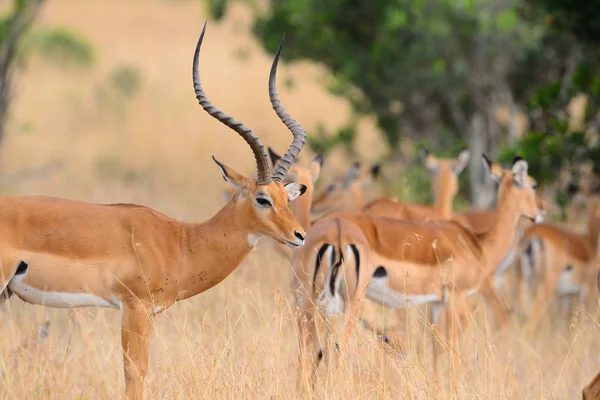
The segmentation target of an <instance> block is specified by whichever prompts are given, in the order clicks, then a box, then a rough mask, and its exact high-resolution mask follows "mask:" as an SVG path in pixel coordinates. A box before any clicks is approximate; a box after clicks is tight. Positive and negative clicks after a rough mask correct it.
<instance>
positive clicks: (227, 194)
mask: <svg viewBox="0 0 600 400" xmlns="http://www.w3.org/2000/svg"><path fill="white" fill-rule="evenodd" d="M268 149H269V155H270V156H271V163H272V165H273V167H274V168H276V167H277V162H278V161H279V160H280V159H281V156H280V155H279V154H277V153H276V152H275V150H273V149H272V148H271V147H268ZM323 162H324V160H323V156H321V155H317V156H315V158H313V159H312V161H311V162H310V164H309V165H308V166H303V165H300V164H298V163H297V162H296V163H294V164H293V165H292V166H291V167H290V169H289V171H288V173H287V175H286V178H285V181H286V182H296V183H299V184H302V185H304V186H306V187H307V190H306V191H307V192H308V196H310V195H312V192H313V190H312V189H314V183H315V182H316V181H317V179H319V176H320V175H321V169H322V168H323ZM236 193H237V189H236V188H235V187H234V186H227V187H226V188H225V190H224V191H223V197H224V199H225V201H228V200H229V199H230V198H232V197H233V195H234V194H236Z"/></svg>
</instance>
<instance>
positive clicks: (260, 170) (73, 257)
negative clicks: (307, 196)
mask: <svg viewBox="0 0 600 400" xmlns="http://www.w3.org/2000/svg"><path fill="white" fill-rule="evenodd" d="M205 30H206V23H205V24H204V27H203V29H202V33H201V35H200V38H199V40H198V43H197V45H196V50H195V53H194V63H193V82H194V90H195V92H196V98H197V99H198V101H199V103H200V104H201V105H202V108H203V109H204V110H205V111H206V112H208V113H209V114H210V115H211V116H213V117H214V118H216V119H217V120H218V121H220V122H222V123H223V124H225V125H227V126H228V127H230V128H231V129H233V130H234V131H236V132H237V133H238V134H239V135H240V136H241V137H242V138H243V139H244V140H245V141H246V142H247V143H248V145H249V146H250V148H251V150H252V152H253V154H254V157H255V159H256V166H257V177H256V178H255V179H254V178H247V177H245V176H242V175H240V174H239V173H237V172H236V171H234V170H233V169H232V168H229V167H227V166H226V165H225V164H223V163H221V162H219V161H217V160H216V159H214V157H213V159H214V161H215V162H216V163H217V166H218V167H219V169H220V170H221V174H222V176H223V179H224V180H225V181H226V182H227V183H229V184H231V185H233V186H235V187H236V188H237V192H236V194H235V195H234V196H233V197H232V198H231V200H230V201H229V202H228V203H227V204H225V205H224V206H223V207H222V208H221V210H219V211H218V212H217V214H216V215H214V216H213V217H212V218H211V219H209V220H208V221H206V222H203V223H186V222H180V221H177V220H175V219H172V218H170V217H168V216H166V215H164V214H161V213H159V212H157V211H155V210H153V209H150V208H148V207H144V206H141V205H133V204H108V205H102V204H91V203H85V202H79V201H74V200H67V199H60V198H52V197H34V196H32V197H3V198H0V220H1V221H2V224H1V227H0V231H1V232H2V238H3V242H2V249H3V251H2V255H1V257H2V260H1V261H2V268H1V269H0V271H1V274H0V277H1V281H0V289H2V290H3V291H4V290H6V291H8V292H9V293H14V294H16V295H17V296H19V297H20V298H21V299H23V300H25V301H27V302H30V303H34V304H41V305H46V306H50V307H65V308H71V307H84V306H98V307H110V308H115V309H118V310H120V312H121V316H122V317H121V318H122V319H121V320H122V329H121V336H122V347H123V358H124V360H123V361H124V372H125V386H126V395H127V397H128V398H130V399H140V398H142V397H143V391H144V378H145V376H146V371H147V365H148V350H149V335H150V333H151V326H152V324H151V318H152V317H153V316H154V315H156V314H159V313H161V312H163V311H164V310H166V309H167V308H169V307H170V306H171V305H172V304H173V303H175V302H176V301H179V300H183V299H187V298H189V297H191V296H194V295H196V294H198V293H202V292H204V291H205V290H207V289H209V288H211V287H212V286H215V285H217V284H218V283H219V282H221V281H222V280H223V279H225V278H226V277H227V276H228V275H229V274H230V273H231V272H232V271H233V270H235V269H236V268H237V267H238V266H239V265H240V263H241V262H242V261H243V260H244V258H245V257H246V256H247V255H248V254H249V253H250V251H251V250H252V248H253V247H254V246H255V245H256V243H257V241H258V239H259V238H260V237H262V236H269V237H271V238H273V239H274V240H276V241H278V242H280V243H285V244H287V245H289V246H291V247H298V246H301V245H302V244H303V243H304V236H305V232H304V229H303V228H302V227H301V226H300V224H299V223H298V222H297V221H296V219H295V218H294V216H293V215H292V213H291V211H290V209H289V207H288V202H289V201H292V200H294V199H295V198H296V197H298V196H300V195H301V194H302V193H303V192H304V190H305V188H304V187H303V186H301V185H299V184H296V183H290V184H287V185H284V183H283V178H284V177H285V175H286V173H287V170H288V169H289V168H290V166H291V165H292V163H293V162H294V160H295V158H296V156H297V155H298V153H299V152H300V150H301V149H302V147H303V146H304V141H305V138H306V135H305V132H304V130H303V129H302V127H301V126H300V125H299V124H298V123H297V122H296V121H294V120H293V119H292V118H291V117H290V116H289V115H288V114H287V112H286V111H285V110H284V109H283V107H282V106H281V104H280V102H279V99H278V96H277V91H276V87H275V80H276V71H277V63H278V60H279V54H280V51H281V47H282V45H283V41H282V43H281V45H280V46H279V49H278V50H277V53H276V54H275V59H274V61H273V65H272V68H271V72H270V76H269V95H270V99H271V103H272V105H273V108H274V110H275V112H276V113H277V115H278V116H279V118H280V119H281V120H282V121H283V122H284V123H285V125H286V126H287V127H288V129H289V130H290V131H291V132H292V133H293V137H294V138H293V141H292V144H291V146H290V148H289V149H288V150H287V152H286V153H285V155H284V156H283V157H282V158H281V160H280V161H279V163H278V166H277V168H276V169H275V170H274V171H273V172H271V166H270V164H269V161H268V158H267V153H266V151H265V149H264V147H263V145H262V143H261V142H260V139H259V138H258V137H257V136H255V135H254V134H253V132H252V131H251V130H250V129H248V128H247V127H246V126H244V124H242V123H241V122H238V121H236V120H234V119H233V118H232V117H230V116H228V115H226V114H224V113H223V112H221V111H219V110H218V109H217V108H215V107H214V106H213V105H212V104H211V103H210V101H209V100H208V98H207V96H206V95H205V93H204V90H203V89H202V85H201V83H200V74H199V70H198V59H199V54H200V47H201V45H202V40H203V38H204V33H205Z"/></svg>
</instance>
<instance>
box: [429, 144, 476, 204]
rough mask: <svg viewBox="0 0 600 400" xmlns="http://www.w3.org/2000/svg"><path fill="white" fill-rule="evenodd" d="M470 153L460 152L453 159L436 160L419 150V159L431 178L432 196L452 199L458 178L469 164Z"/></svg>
mask: <svg viewBox="0 0 600 400" xmlns="http://www.w3.org/2000/svg"><path fill="white" fill-rule="evenodd" d="M470 157H471V152H470V151H469V150H468V149H465V150H462V151H461V152H460V153H459V154H458V157H456V158H455V159H453V158H450V159H445V158H438V157H436V156H435V155H433V154H431V153H429V152H428V151H427V150H426V149H424V148H421V149H420V150H419V158H420V159H421V162H422V163H423V165H425V167H426V168H427V170H428V171H429V172H430V173H431V174H432V177H433V183H432V187H433V194H434V196H435V197H436V199H437V197H438V196H447V197H452V198H453V197H454V196H456V194H457V193H458V176H459V175H460V174H461V172H463V171H464V169H465V167H466V166H467V165H468V164H469V159H470Z"/></svg>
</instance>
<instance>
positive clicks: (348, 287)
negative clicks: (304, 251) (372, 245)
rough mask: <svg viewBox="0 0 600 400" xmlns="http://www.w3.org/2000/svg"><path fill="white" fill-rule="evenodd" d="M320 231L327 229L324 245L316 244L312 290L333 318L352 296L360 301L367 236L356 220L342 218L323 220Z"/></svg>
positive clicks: (318, 303) (354, 299)
mask: <svg viewBox="0 0 600 400" xmlns="http://www.w3.org/2000/svg"><path fill="white" fill-rule="evenodd" d="M323 228H324V229H323ZM317 232H323V235H322V237H321V240H320V243H321V244H320V246H316V248H317V249H318V251H317V257H316V260H315V264H314V265H315V267H314V272H313V277H312V291H313V295H314V296H316V297H317V301H316V304H317V306H318V307H319V309H320V310H321V311H322V312H323V313H324V314H325V315H326V316H327V318H332V317H333V316H335V315H338V314H341V313H343V312H344V310H345V308H346V302H347V301H348V299H352V301H356V299H357V298H358V297H359V296H360V293H358V292H357V289H358V287H359V285H358V282H359V281H360V279H361V277H360V273H361V267H362V262H363V261H364V257H363V254H364V251H363V250H361V249H365V248H366V246H365V244H364V243H365V239H364V236H363V235H362V232H360V230H358V229H356V227H355V226H354V224H352V223H351V222H349V221H347V220H343V219H339V218H327V219H325V220H321V221H319V222H318V223H317ZM366 283H368V282H366ZM366 283H365V284H364V287H365V288H366ZM317 286H319V287H320V288H319V289H317ZM363 291H364V290H363Z"/></svg>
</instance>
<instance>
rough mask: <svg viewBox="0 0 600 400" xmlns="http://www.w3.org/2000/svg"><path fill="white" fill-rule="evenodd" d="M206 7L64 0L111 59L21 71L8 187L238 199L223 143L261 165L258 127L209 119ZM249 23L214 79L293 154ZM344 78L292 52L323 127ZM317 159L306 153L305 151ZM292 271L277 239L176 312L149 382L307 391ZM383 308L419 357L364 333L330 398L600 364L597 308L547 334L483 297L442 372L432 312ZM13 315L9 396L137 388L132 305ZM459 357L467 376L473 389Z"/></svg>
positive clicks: (147, 200)
mask: <svg viewBox="0 0 600 400" xmlns="http://www.w3.org/2000/svg"><path fill="white" fill-rule="evenodd" d="M202 7H203V5H202V2H200V1H159V0H146V1H117V0H86V1H75V0H53V1H50V2H47V4H46V6H45V8H44V10H43V13H42V15H41V19H40V24H42V25H54V26H55V25H60V26H65V27H68V28H69V29H72V30H74V31H76V32H78V33H79V34H81V35H82V36H84V37H86V38H87V39H89V40H90V41H91V43H92V45H93V47H94V50H95V54H96V61H95V64H94V66H93V67H92V68H91V69H81V68H76V67H69V68H68V69H67V70H65V69H60V68H56V67H54V66H52V65H50V64H48V63H47V62H45V61H44V60H42V59H38V58H34V59H33V60H32V62H31V63H30V64H29V66H28V68H27V70H26V71H24V72H23V73H22V74H21V75H20V76H19V81H18V85H17V87H16V98H15V101H16V102H15V105H14V108H13V109H12V116H11V121H10V126H9V132H8V135H7V137H6V140H5V142H4V143H3V146H2V153H1V154H0V171H2V175H1V177H2V178H3V179H2V180H3V182H4V183H3V185H0V186H1V190H2V193H3V194H5V195H12V194H44V195H55V196H63V197H69V198H77V199H82V200H87V201H94V202H136V203H141V204H146V205H149V206H152V207H155V208H157V209H159V210H160V211H163V212H165V213H167V214H169V215H172V216H174V217H176V218H181V219H186V220H202V219H205V218H207V217H208V216H210V215H211V214H213V213H214V212H215V211H216V210H217V209H218V207H219V206H220V205H221V203H222V189H223V188H224V186H223V185H224V183H223V182H222V179H221V177H220V176H219V173H218V170H217V168H216V167H215V166H214V164H213V163H212V161H211V159H210V155H211V154H214V155H215V156H216V157H217V158H219V159H220V160H221V161H223V162H225V163H227V164H228V165H230V166H232V167H234V168H236V169H238V170H239V171H240V172H244V173H249V172H251V171H252V169H253V160H252V156H251V153H250V151H249V150H248V148H247V147H246V145H245V144H244V143H243V141H242V140H241V139H239V138H238V137H237V136H236V135H235V134H234V133H232V132H231V131H229V130H228V129H226V128H225V127H223V126H221V125H219V124H218V123H217V122H216V121H214V120H213V119H211V118H210V117H209V116H207V115H206V114H205V113H204V112H203V111H202V110H201V109H200V107H199V106H198V104H197V103H196V101H195V99H194V97H193V92H192V87H191V60H192V51H193V48H194V45H195V42H196V40H197V36H198V34H199V31H200V29H201V25H202V22H203V19H204V15H205V11H204V10H203V8H202ZM249 24H250V18H249V13H248V10H247V9H245V8H244V7H243V6H241V5H236V6H234V7H233V8H232V9H231V11H230V13H229V14H228V17H227V18H226V20H225V21H224V22H223V23H215V22H210V23H209V27H208V31H207V36H206V39H205V45H204V47H203V50H202V57H201V73H202V77H203V82H204V86H205V89H206V91H207V93H208V94H209V96H210V98H211V99H212V100H213V102H214V103H215V104H216V105H218V106H219V107H221V108H222V109H223V110H225V111H226V112H228V113H231V114H232V115H234V116H236V118H238V119H241V120H243V121H244V122H245V123H246V124H247V125H248V126H250V127H252V128H253V129H254V130H255V131H256V132H257V133H258V134H259V135H260V136H261V137H262V139H263V141H264V142H266V143H268V144H269V145H272V146H274V147H275V148H276V149H278V150H280V151H282V150H284V149H285V146H286V145H287V144H288V143H289V141H290V139H291V135H290V134H289V132H288V131H287V130H285V128H284V127H283V125H282V124H281V122H280V121H279V120H278V119H277V117H276V116H275V114H274V113H273V111H272V110H271V107H270V104H269V102H268V97H267V74H268V69H269V66H270V62H271V60H270V57H269V56H268V55H267V54H266V53H265V52H264V51H263V50H262V49H261V47H260V46H259V44H257V43H256V41H255V40H254V39H253V38H252V36H251V34H250V33H249ZM240 54H242V56H240ZM284 58H285V53H284ZM122 65H133V66H134V67H136V68H138V69H139V71H140V73H141V89H140V92H139V93H138V94H137V95H136V96H135V98H134V99H133V100H131V101H130V102H127V103H124V104H117V105H116V107H112V108H111V107H110V105H109V106H107V105H106V104H104V103H102V102H100V101H99V100H98V90H99V89H100V88H102V87H103V86H102V85H105V82H106V77H107V76H108V74H109V73H110V72H111V71H113V70H114V69H115V68H117V67H119V66H122ZM290 77H291V78H293V79H294V82H295V84H294V86H293V88H286V87H285V86H284V85H283V84H282V82H283V81H284V80H285V79H287V78H290ZM326 77H327V75H326V73H325V72H324V71H323V70H322V69H321V68H319V67H318V66H315V65H311V64H307V63H299V64H294V65H283V66H282V67H281V73H280V80H279V82H280V96H281V98H282V101H283V103H284V104H285V106H286V108H287V109H288V110H289V111H290V112H291V113H292V114H293V115H294V116H295V117H296V118H297V119H298V120H299V121H301V122H302V123H303V124H304V125H305V127H306V128H307V129H308V130H311V129H314V127H315V126H316V124H317V123H318V122H323V123H324V124H325V126H327V127H328V128H335V127H337V126H340V125H341V124H343V123H344V122H345V120H346V118H347V116H348V113H349V107H348V105H347V104H346V103H345V102H344V101H342V100H340V99H337V98H332V97H331V96H330V95H328V94H327V93H326V91H325V90H324V89H323V88H322V87H323V82H324V80H325V79H326ZM357 144H358V146H357V147H358V148H360V149H367V151H363V153H362V156H363V157H364V158H365V160H374V159H375V158H376V157H377V155H378V154H377V151H378V149H381V144H380V140H379V135H378V132H377V131H376V130H375V128H374V127H373V122H372V121H370V120H364V121H363V122H362V123H361V134H360V137H359V142H358V143H357ZM310 156H311V154H309V152H308V151H306V152H305V153H304V154H303V159H304V160H307V159H308V158H309V157H310ZM336 158H337V161H336ZM54 161H60V162H63V163H64V166H65V167H64V169H63V170H60V171H57V172H55V173H53V174H51V175H48V176H42V177H39V178H37V179H35V178H34V179H29V180H16V179H11V177H14V176H15V174H17V173H18V172H19V171H23V170H26V169H29V168H32V167H36V166H39V165H44V164H47V163H50V162H54ZM341 161H342V158H341V156H339V155H338V156H333V157H332V158H330V159H328V160H327V162H328V163H327V165H326V168H327V169H328V170H329V171H331V170H332V169H333V170H336V168H341V167H342V163H341ZM266 241H267V240H266V239H265V240H264V242H266ZM290 274H291V270H290V267H289V264H288V263H287V261H283V260H281V259H279V258H274V256H273V255H272V253H270V252H269V251H268V250H267V246H265V243H261V246H259V249H258V250H257V251H255V252H253V254H252V255H251V256H250V257H249V259H248V260H247V261H245V262H244V264H243V265H242V266H241V267H240V268H239V269H238V270H237V271H235V272H234V273H233V274H232V275H231V276H230V277H229V278H227V279H226V280H225V281H224V282H223V283H222V284H220V285H218V286H217V287H215V288H213V289H211V290H209V291H208V292H206V293H204V294H201V295H199V296H196V297H195V298H193V299H190V300H187V301H184V302H181V303H179V304H176V305H174V306H173V307H172V308H171V309H169V310H168V311H167V312H165V313H163V314H162V315H160V316H159V317H158V318H157V320H156V332H155V334H154V336H153V339H152V350H151V356H150V369H149V376H148V379H147V397H148V398H161V399H163V398H164V399H167V398H169V399H170V398H182V399H183V398H186V399H187V398H202V399H209V398H210V399H233V398H236V399H237V398H243V399H247V398H260V399H262V398H276V399H279V398H285V399H287V398H297V397H298V393H297V392H296V389H295V384H296V374H295V361H296V353H297V345H296V339H295V331H294V321H293V314H292V309H293V303H292V298H291V296H290V294H289V290H288V287H289V282H290ZM368 311H369V312H370V313H371V314H373V315H375V317H376V318H377V319H378V320H379V321H380V322H386V323H391V324H394V325H396V326H408V327H410V328H409V329H407V330H406V334H405V339H406V342H407V350H408V352H409V354H410V357H409V358H407V359H403V358H402V357H400V356H399V355H397V354H394V353H393V352H391V351H388V350H385V349H383V348H382V347H381V346H379V345H378V344H377V343H376V342H375V341H374V339H373V337H371V336H369V335H368V334H366V333H365V332H363V331H361V330H357V332H356V335H355V337H354V338H353V341H352V346H351V348H350V349H345V351H344V359H345V361H346V363H345V364H344V365H345V367H343V368H341V370H340V373H339V374H338V375H337V377H338V379H337V380H335V379H333V378H332V377H327V376H324V375H323V374H322V375H323V376H321V377H320V378H321V379H320V383H319V384H318V387H317V391H316V393H315V397H317V398H332V399H333V398H365V399H367V398H368V399H371V398H390V399H398V398H411V399H413V398H455V397H456V398H533V399H535V398H561V399H571V398H577V397H578V396H579V393H580V391H581V388H582V387H583V385H584V384H585V383H587V381H588V380H589V379H591V377H592V376H593V375H594V374H595V373H596V371H597V370H598V369H600V354H599V353H598V352H597V350H596V348H597V347H598V344H599V336H600V335H598V332H599V329H598V312H597V310H593V311H592V310H588V311H589V313H583V312H582V313H580V314H578V316H577V317H576V318H575V319H574V322H573V324H572V327H571V328H570V330H569V324H568V323H566V326H563V325H561V324H557V323H556V322H557V321H559V320H558V319H556V318H554V319H550V318H549V319H547V320H545V321H543V323H542V326H541V327H540V328H539V330H537V331H534V332H531V331H528V330H527V329H524V328H522V327H520V326H518V325H517V324H515V325H512V326H510V327H508V328H507V329H505V330H503V331H502V332H496V331H495V330H494V329H493V328H492V327H490V325H489V324H488V323H487V322H486V318H485V314H486V313H485V308H484V307H479V309H478V312H477V313H476V315H475V316H474V321H473V327H474V329H473V330H472V332H471V333H470V334H469V336H467V337H466V338H464V340H463V341H462V342H461V343H462V345H461V348H460V349H458V353H457V354H458V355H457V358H455V359H454V361H453V362H451V361H452V360H453V359H452V358H450V357H449V356H446V357H445V358H443V359H442V363H441V364H442V367H441V370H440V374H439V375H437V376H436V375H434V374H433V373H432V368H431V356H430V336H431V334H430V332H429V330H427V329H426V328H425V327H424V324H422V323H421V322H422V317H421V316H420V315H419V313H418V311H415V312H414V313H413V312H409V313H407V314H406V317H405V318H404V319H402V318H399V317H398V315H395V314H394V313H393V312H390V311H389V310H388V311H385V312H384V310H382V309H380V307H377V306H370V307H369V309H368ZM0 315H1V316H2V322H3V323H2V324H0V338H1V339H0V394H2V395H4V396H2V397H3V398H15V399H16V398H24V399H25V398H26V399H37V398H40V399H42V398H43V399H46V398H49V399H75V398H77V399H80V398H85V399H113V398H118V397H120V396H121V395H122V393H123V390H124V379H123V377H122V357H121V350H120V334H119V329H120V327H119V323H120V317H119V315H118V313H117V312H115V311H113V310H103V309H91V308H90V309H76V310H59V309H50V308H43V307H40V306H34V305H29V304H25V303H23V302H22V301H20V300H19V299H17V298H12V299H11V300H10V301H9V302H8V303H7V304H6V305H5V306H4V307H3V308H2V310H1V311H0ZM46 320H50V321H51V324H50V332H49V335H48V337H47V338H46V339H45V340H43V341H39V342H38V339H37V338H36V336H35V329H36V327H37V326H38V325H39V324H41V323H43V322H44V321H46ZM23 344H26V345H27V346H23ZM459 361H460V363H459ZM452 366H454V367H452ZM451 368H454V370H455V372H456V374H457V376H458V378H459V381H458V382H459V383H458V385H456V386H452V384H451V379H450V378H449V377H450V375H451V374H450V371H451Z"/></svg>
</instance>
